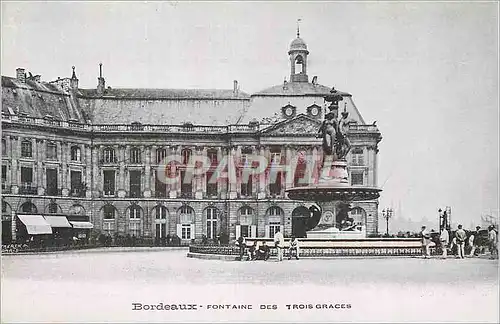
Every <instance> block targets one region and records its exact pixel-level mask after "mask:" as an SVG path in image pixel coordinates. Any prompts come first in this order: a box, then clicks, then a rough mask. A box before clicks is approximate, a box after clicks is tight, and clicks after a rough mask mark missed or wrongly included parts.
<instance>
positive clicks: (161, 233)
mask: <svg viewBox="0 0 500 324" xmlns="http://www.w3.org/2000/svg"><path fill="white" fill-rule="evenodd" d="M166 236H167V224H166V223H156V238H157V239H162V238H164V237H166Z"/></svg>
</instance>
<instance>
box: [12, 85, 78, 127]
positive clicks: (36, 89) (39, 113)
mask: <svg viewBox="0 0 500 324" xmlns="http://www.w3.org/2000/svg"><path fill="white" fill-rule="evenodd" d="M2 113H5V114H7V115H10V114H12V113H15V114H26V115H27V116H29V117H34V118H44V117H46V116H47V115H48V116H51V117H53V118H54V119H56V120H64V121H67V120H70V119H72V120H78V121H80V122H84V121H85V118H84V116H83V114H82V112H81V111H80V109H79V108H78V106H77V105H76V103H75V100H74V98H73V97H72V95H71V94H70V93H66V92H63V91H62V90H61V89H60V88H59V87H57V86H56V85H54V84H49V83H46V82H35V81H32V80H26V83H24V82H21V81H19V80H17V79H16V78H11V77H6V76H2Z"/></svg>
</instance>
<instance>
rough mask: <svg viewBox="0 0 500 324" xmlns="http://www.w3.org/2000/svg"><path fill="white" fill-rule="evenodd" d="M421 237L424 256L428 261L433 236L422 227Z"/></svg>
mask: <svg viewBox="0 0 500 324" xmlns="http://www.w3.org/2000/svg"><path fill="white" fill-rule="evenodd" d="M420 236H422V255H423V257H424V258H425V259H427V258H428V257H430V255H431V253H430V247H429V245H430V244H431V234H430V233H429V231H428V230H427V228H426V227H425V225H424V226H422V231H421V232H420Z"/></svg>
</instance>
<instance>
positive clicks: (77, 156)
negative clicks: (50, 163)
mask: <svg viewBox="0 0 500 324" xmlns="http://www.w3.org/2000/svg"><path fill="white" fill-rule="evenodd" d="M71 161H75V162H80V161H81V151H80V148H79V147H78V146H76V145H74V146H72V147H71Z"/></svg>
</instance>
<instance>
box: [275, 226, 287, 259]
mask: <svg viewBox="0 0 500 324" xmlns="http://www.w3.org/2000/svg"><path fill="white" fill-rule="evenodd" d="M274 246H275V247H276V250H277V252H278V253H277V254H278V261H283V248H284V247H285V238H284V237H283V233H281V231H280V229H279V227H278V231H277V232H276V233H275V234H274Z"/></svg>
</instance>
